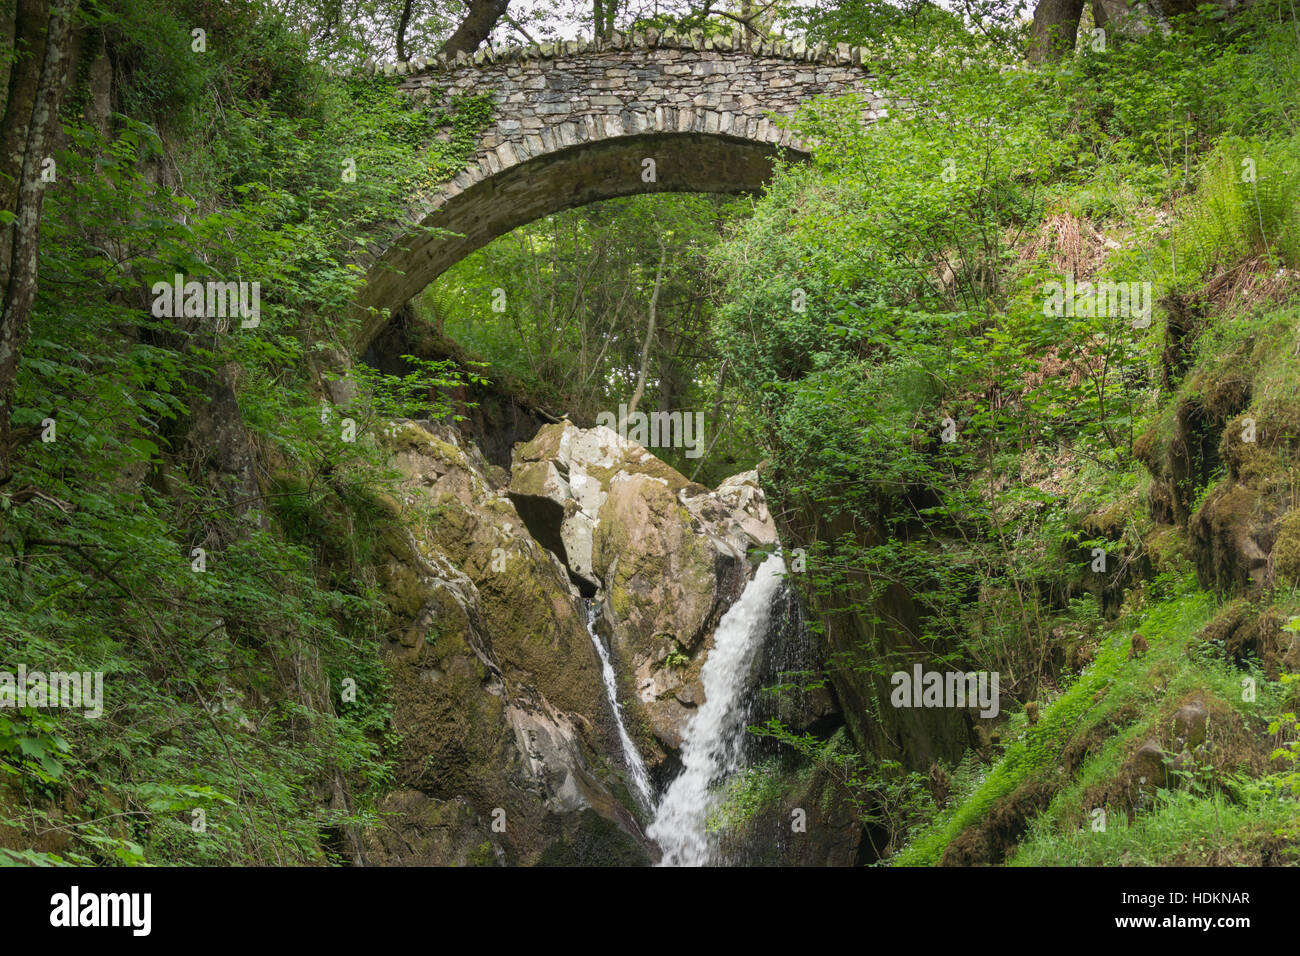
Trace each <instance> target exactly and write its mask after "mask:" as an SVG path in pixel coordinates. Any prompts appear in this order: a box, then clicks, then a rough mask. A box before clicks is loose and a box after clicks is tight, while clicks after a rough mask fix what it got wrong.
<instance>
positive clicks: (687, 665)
mask: <svg viewBox="0 0 1300 956" xmlns="http://www.w3.org/2000/svg"><path fill="white" fill-rule="evenodd" d="M509 495H510V499H511V501H513V502H514V503H515V506H516V508H517V509H518V511H519V514H520V515H521V516H522V517H523V519H524V521H525V522H526V523H527V525H528V527H529V530H530V531H531V532H532V533H533V536H534V537H535V538H536V539H537V540H538V541H540V542H542V543H543V544H544V545H546V547H547V548H549V549H550V550H551V551H552V552H553V553H554V554H555V555H556V557H557V558H558V559H559V560H561V561H562V562H564V563H565V565H566V567H567V569H568V571H569V574H570V576H571V577H572V578H573V579H574V580H575V581H576V582H578V583H579V586H581V587H583V588H584V589H585V590H586V591H587V593H589V594H593V595H597V596H598V599H599V600H600V602H601V605H602V608H603V611H604V614H603V619H604V621H605V623H606V624H607V625H608V627H609V629H610V634H609V636H610V639H611V643H612V647H613V656H614V659H615V667H616V670H617V671H618V673H619V678H620V683H621V684H622V685H623V686H621V687H620V698H621V699H623V700H625V701H626V702H627V704H626V705H625V706H627V707H628V710H629V712H630V714H631V716H632V718H633V720H632V725H633V726H632V733H633V736H634V737H636V738H638V744H639V745H640V746H641V747H642V750H643V754H644V756H645V758H646V761H647V763H649V764H650V765H651V766H655V765H657V764H659V763H661V762H662V761H663V759H664V758H665V756H666V755H667V751H669V750H673V749H676V748H677V747H679V746H680V745H681V741H682V731H683V729H684V725H685V723H686V720H687V719H688V718H689V717H690V715H691V713H692V712H693V710H694V709H695V708H696V707H698V706H699V705H700V704H701V703H702V702H703V688H702V686H701V684H700V681H699V673H700V668H701V667H702V666H703V663H704V657H705V654H706V653H707V649H708V646H709V640H708V639H709V637H710V635H711V632H712V630H713V628H714V627H715V626H716V625H717V622H718V619H719V618H720V617H721V616H722V614H723V613H724V612H725V611H726V609H727V608H728V607H730V605H731V603H732V602H733V601H735V599H736V598H737V597H738V596H739V595H740V592H741V591H742V590H743V589H744V586H745V583H746V581H747V580H748V578H749V576H750V564H749V562H748V561H747V560H746V557H747V553H748V552H749V551H750V550H752V549H759V550H763V551H768V550H771V549H773V548H775V547H776V546H777V539H776V528H775V525H774V524H773V522H772V518H771V516H770V515H769V514H768V511H767V506H766V503H765V501H764V498H763V493H762V491H761V490H760V488H759V486H758V479H757V475H756V474H755V473H753V472H748V473H745V474H741V475H737V476H735V477H733V478H729V479H728V480H727V481H725V482H723V483H722V484H721V485H720V486H719V487H718V490H717V491H712V492H711V491H709V490H708V489H707V488H705V487H704V486H702V485H698V484H695V483H693V482H691V481H689V480H687V479H686V478H685V477H684V476H683V475H681V474H680V473H679V472H677V471H675V470H673V469H672V468H670V467H668V466H667V465H666V464H664V463H663V462H662V461H660V460H659V459H657V458H655V457H654V456H653V455H651V454H650V453H649V452H648V451H646V449H645V448H643V447H642V446H640V445H638V444H637V443H635V442H632V441H628V440H627V439H625V438H622V437H620V436H619V435H618V434H617V433H616V432H614V431H612V430H611V429H609V428H605V427H597V428H593V429H588V430H583V429H579V428H577V427H575V426H574V425H572V424H570V423H568V422H564V423H560V424H556V425H548V426H546V427H544V428H543V429H541V431H540V432H538V434H537V437H536V438H534V439H533V440H532V441H531V442H528V443H526V444H523V445H520V446H518V447H517V448H516V450H515V457H514V463H513V467H512V470H511V479H510V490H509Z"/></svg>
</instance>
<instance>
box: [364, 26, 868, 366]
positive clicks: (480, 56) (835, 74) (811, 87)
mask: <svg viewBox="0 0 1300 956" xmlns="http://www.w3.org/2000/svg"><path fill="white" fill-rule="evenodd" d="M383 72H385V73H389V74H397V75H401V76H403V77H404V79H403V80H402V82H401V89H403V90H405V91H406V92H408V93H409V94H410V95H412V96H414V97H416V98H417V99H419V100H421V101H424V102H428V103H431V104H438V103H442V102H446V101H447V100H449V99H450V98H451V97H452V96H455V95H463V94H472V93H484V92H487V93H490V94H491V95H492V96H493V98H494V100H495V101H496V109H495V111H494V115H493V122H492V124H491V125H490V126H489V127H488V128H487V130H486V131H485V132H484V134H483V136H482V138H481V139H480V141H479V148H478V151H477V153H476V154H475V156H474V158H473V159H472V160H471V162H470V163H469V165H468V166H467V168H466V169H465V170H463V171H462V172H460V173H459V174H458V175H457V176H455V177H454V178H453V179H452V180H451V181H449V182H447V183H444V184H442V185H441V186H439V187H437V188H436V189H435V190H434V191H432V192H431V193H429V194H426V195H421V196H417V197H414V201H413V203H412V206H411V210H410V221H409V223H408V226H414V225H416V224H420V225H423V226H428V227H436V228H437V229H441V230H448V231H449V232H450V233H453V234H454V235H451V236H447V235H445V234H444V235H441V236H432V237H431V236H430V235H428V234H427V233H426V232H425V231H424V230H419V229H406V230H403V231H402V232H401V234H399V235H398V236H397V238H396V239H395V240H394V241H393V242H392V243H391V244H390V245H389V246H388V247H387V248H386V249H385V250H384V251H383V252H382V253H381V254H380V255H379V256H378V257H377V258H376V259H375V260H373V261H372V262H371V263H370V265H369V267H368V269H367V278H366V283H365V286H364V287H363V289H362V291H361V293H360V295H359V296H358V305H359V306H360V307H361V309H362V310H363V316H364V317H363V320H362V329H361V334H360V341H359V342H358V346H359V348H360V350H361V351H364V350H365V348H366V346H367V345H369V343H370V342H371V341H372V340H373V339H374V337H375V336H376V335H377V334H378V332H379V331H380V330H381V329H382V328H383V325H384V323H385V321H386V319H385V317H384V311H383V310H390V311H396V310H397V309H398V308H400V307H401V306H402V305H404V304H405V303H406V302H407V301H409V300H410V299H411V298H412V297H413V296H414V295H416V294H417V293H418V292H419V291H420V290H421V289H423V288H424V287H425V286H426V285H428V284H429V283H430V282H432V281H433V280H434V279H436V278H437V277H438V276H439V275H441V274H442V273H443V272H444V271H446V270H447V269H448V268H450V267H451V266H452V265H453V264H455V263H456V262H458V261H459V260H460V259H462V258H464V257H465V256H467V255H469V254H470V253H471V252H473V251H474V250H476V249H478V248H480V247H481V246H483V245H486V244H487V243H488V242H490V241H491V240H493V239H495V238H497V237H498V236H501V235H504V234H506V233H508V232H510V231H511V230H512V229H515V228H517V227H519V226H522V225H525V224H527V223H529V222H532V221H533V220H535V219H539V218H541V217H543V216H547V215H550V214H552V213H555V212H560V211H562V210H564V209H570V208H573V207H576V206H582V205H585V204H587V203H591V202H598V201H600V200H604V199H614V198H619V197H623V196H630V195H636V194H639V193H646V192H715V193H716V192H722V193H735V192H751V191H756V190H758V189H759V188H760V187H761V186H762V185H763V183H765V182H766V181H767V179H768V178H769V177H770V175H771V173H772V164H773V160H774V159H775V158H776V157H778V156H786V157H798V156H801V155H806V150H805V149H804V148H803V146H802V144H800V143H799V142H797V141H796V140H795V139H794V137H792V136H791V135H790V133H789V131H787V130H783V129H781V128H780V126H779V125H778V124H777V123H776V122H774V118H776V117H781V116H786V115H789V114H791V113H793V112H794V111H795V110H796V109H797V108H798V107H799V106H800V105H801V104H802V103H803V102H805V101H807V100H809V99H812V98H813V97H816V96H842V95H844V94H847V93H853V92H856V93H859V94H861V95H862V97H863V107H864V109H863V119H864V121H865V122H872V121H874V119H875V118H876V117H877V116H878V115H880V114H881V113H882V112H883V97H882V95H881V92H880V91H879V90H878V89H876V88H875V78H874V77H873V75H872V73H871V67H870V64H869V63H867V64H864V62H863V55H862V50H861V48H858V47H849V46H848V45H846V44H839V45H837V46H835V47H827V46H826V45H825V44H822V45H818V46H814V47H808V46H806V45H805V44H803V43H802V42H795V43H787V44H774V43H768V42H762V43H758V42H751V41H750V40H749V39H747V38H746V37H745V36H744V35H743V34H742V33H741V32H740V31H737V32H736V33H733V34H732V35H731V36H730V37H719V38H705V37H703V36H702V35H700V34H698V33H696V34H693V35H691V36H677V35H674V34H673V33H672V32H671V31H666V32H665V33H663V34H660V33H659V32H658V31H654V30H651V31H647V32H645V33H636V34H632V35H623V34H618V33H616V34H614V36H613V37H611V38H609V39H602V40H597V41H594V42H586V41H582V42H573V41H570V42H562V43H550V44H542V45H540V46H538V45H534V46H528V47H513V48H510V49H506V50H502V51H492V50H486V51H480V52H479V53H477V54H476V55H475V56H474V57H473V58H470V57H468V56H466V55H465V54H459V55H457V57H456V58H455V59H453V60H448V59H447V58H446V57H444V56H440V57H438V58H437V59H435V60H433V61H424V60H418V59H417V60H414V61H411V62H409V63H398V64H391V65H388V66H385V67H383ZM647 159H650V160H653V161H654V166H653V173H654V177H653V179H652V180H649V181H647V175H646V174H647V167H646V165H645V160H647Z"/></svg>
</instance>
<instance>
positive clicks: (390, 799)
mask: <svg viewBox="0 0 1300 956" xmlns="http://www.w3.org/2000/svg"><path fill="white" fill-rule="evenodd" d="M387 442H388V445H389V447H390V448H391V451H392V462H393V464H394V466H395V467H396V468H397V469H398V470H399V472H400V473H401V475H402V479H401V481H400V483H399V485H398V490H397V492H396V494H394V495H393V496H392V497H391V498H389V499H388V501H387V505H388V506H389V507H390V508H391V510H392V513H393V516H394V518H396V519H397V520H396V521H395V523H394V524H393V525H392V529H393V530H391V531H390V532H389V533H388V534H387V536H386V539H385V549H386V556H385V560H384V561H383V562H382V563H381V566H380V567H381V570H380V574H381V585H382V588H383V591H384V593H385V594H386V595H387V598H386V600H387V605H388V611H389V614H390V615H391V622H390V628H389V633H390V635H391V637H390V639H389V641H388V643H387V646H386V648H385V649H384V656H385V658H386V660H387V661H388V663H389V666H390V668H391V673H392V679H393V688H394V700H393V707H394V709H393V729H394V731H395V733H396V734H397V735H398V736H399V737H400V741H401V743H400V745H399V747H398V752H397V762H398V765H399V768H400V770H399V777H398V779H399V786H398V788H397V789H395V790H394V791H393V792H392V793H391V794H389V795H388V796H387V797H386V798H385V799H384V801H383V803H382V805H381V807H380V817H381V820H382V823H381V824H380V825H379V826H376V827H373V828H371V829H369V830H367V831H366V832H365V834H364V836H363V838H362V839H361V840H360V841H359V842H358V845H357V846H356V848H355V852H356V857H357V860H358V862H365V863H369V864H408V865H409V864H431V865H441V864H462V865H463V864H472V863H479V864H482V863H495V862H500V863H582V864H595V863H621V864H630V863H637V864H639V863H651V862H655V861H657V860H658V859H659V855H660V850H659V847H658V846H657V845H656V843H655V842H654V841H652V840H650V839H649V838H648V837H647V836H646V827H647V824H648V823H649V820H650V817H651V815H652V813H651V811H652V810H653V806H651V805H648V804H647V802H646V801H645V800H644V799H642V800H638V798H637V787H636V785H635V779H634V776H633V771H634V769H635V768H634V766H633V761H635V763H636V764H638V765H640V764H641V761H644V766H645V768H647V770H648V775H649V778H650V786H651V788H652V789H653V791H654V793H655V794H662V793H663V791H664V790H665V789H666V787H667V786H668V785H669V783H670V782H671V781H672V780H673V778H674V777H675V776H676V775H677V773H678V772H679V770H680V767H681V752H682V747H683V742H684V740H685V739H686V738H687V737H688V735H689V729H688V728H689V726H690V724H691V721H692V718H693V717H694V716H695V715H696V714H697V713H698V712H699V710H700V708H701V707H702V706H703V705H704V704H705V702H706V697H705V692H704V684H703V681H702V672H703V670H704V668H705V666H706V663H707V661H708V660H709V657H710V654H711V653H712V651H713V649H714V639H715V633H716V631H717V628H718V624H719V621H720V620H722V619H723V617H724V615H725V614H726V613H727V611H728V610H729V609H730V608H732V607H733V606H735V604H736V602H737V601H738V599H739V598H740V597H741V595H742V593H743V592H744V591H745V589H746V587H747V585H748V584H749V582H750V580H751V579H752V578H753V577H754V575H755V572H756V568H757V566H758V564H759V563H760V561H761V560H762V559H763V558H764V557H765V556H767V555H769V554H774V553H775V552H776V550H777V549H778V541H777V534H776V528H775V524H774V522H773V520H772V517H771V515H770V514H769V513H768V509H767V506H766V502H765V499H764V496H763V492H762V490H761V488H760V486H759V483H758V478H757V475H756V474H755V473H754V472H747V473H742V474H738V475H735V476H733V477H731V478H728V479H727V480H725V481H723V482H722V483H721V484H720V485H719V486H718V487H717V488H716V489H713V490H710V489H708V488H705V487H704V486H702V485H699V484H696V483H693V482H691V481H689V480H687V479H686V478H685V477H684V476H682V475H681V474H679V473H678V472H676V471H675V470H673V469H672V468H670V467H668V466H667V465H666V464H664V463H663V462H662V461H660V460H659V459H657V458H656V457H654V456H653V455H652V454H650V453H649V452H648V451H647V450H646V449H644V448H643V447H641V446H640V445H637V444H635V443H633V442H631V441H628V440H626V439H624V438H621V437H619V435H618V434H616V433H615V432H614V431H612V430H610V429H608V428H605V427H603V426H602V427H596V428H591V429H581V428H578V427H576V426H574V425H573V424H571V423H569V422H567V421H566V422H561V423H557V424H548V425H545V426H543V427H542V428H540V430H539V431H538V432H537V434H536V435H535V436H534V437H533V438H532V439H531V440H529V441H526V442H520V443H518V444H516V445H515V447H514V449H513V454H512V462H511V468H510V471H509V473H507V472H506V471H505V469H504V468H502V467H500V466H497V465H493V464H491V463H489V462H488V461H487V459H486V458H485V457H484V456H483V454H482V452H481V451H480V450H479V448H478V447H477V446H476V445H475V444H474V443H473V442H472V441H469V440H467V439H466V437H465V435H464V434H463V433H462V432H460V431H458V430H457V429H455V428H453V427H451V426H448V425H441V424H436V423H431V422H417V421H403V422H397V423H394V424H393V425H392V426H391V427H390V429H389V433H388V435H387ZM769 560H774V561H775V562H776V563H777V564H778V565H779V564H780V561H779V559H769ZM768 573H769V575H772V574H778V573H779V572H776V571H773V570H770V569H769V572H768ZM778 583H779V582H778ZM774 590H776V584H773V585H769V587H768V588H767V590H766V591H765V592H764V595H763V599H764V602H765V603H771V597H772V593H773V592H774ZM786 600H787V602H788V601H789V600H790V598H789V596H788V595H787V596H786ZM767 610H768V609H767V607H766V606H765V607H763V608H762V613H761V618H762V621H763V624H764V626H766V622H767V617H768V615H767ZM589 612H590V615H591V621H592V622H593V627H592V631H591V634H590V635H589V633H588V628H587V620H588V614H589ZM756 636H757V637H761V636H762V635H756ZM593 638H594V639H596V640H599V641H602V642H604V649H605V650H606V654H605V655H602V654H600V651H601V650H602V648H600V647H597V646H595V645H594V643H593ZM775 651H776V649H774V653H775ZM602 656H608V658H609V659H610V662H611V664H612V671H613V674H614V680H615V685H614V687H613V688H612V689H611V690H612V693H611V694H609V695H607V694H606V693H605V689H604V685H603V683H602V666H601V665H602V662H601V659H600V658H601V657H602ZM753 667H754V665H753V664H752V663H751V671H752V673H751V674H750V675H747V676H745V675H742V677H741V679H740V681H739V683H741V684H743V685H746V686H745V687H744V689H745V690H746V692H747V695H746V699H745V701H743V702H741V706H742V707H748V703H749V699H750V698H751V697H753V696H757V695H756V694H755V693H754V689H753V688H752V687H749V686H748V685H749V684H750V683H752V679H753V678H756V677H757V676H758V674H757V671H756V670H753ZM611 696H613V697H616V699H617V701H618V704H619V707H620V708H621V715H619V714H616V713H615V712H614V711H613V709H612V708H611V706H610V701H609V698H610V697H611ZM620 716H621V717H622V721H620V720H619V719H618V718H619V717H620ZM744 716H745V713H739V714H737V715H736V717H735V720H734V721H733V724H734V723H736V722H739V727H740V732H741V734H742V736H743V725H744V720H743V718H744ZM623 722H625V724H626V727H627V732H626V736H624V735H622V734H620V724H621V723H623ZM734 732H735V731H734V727H733V733H734ZM621 738H623V739H621ZM627 738H630V740H629V739H627ZM629 743H630V744H631V746H632V748H633V750H632V752H631V753H629V750H628V746H627V745H628V744H629ZM634 754H635V756H633V755H634ZM721 782H722V781H716V780H715V781H713V783H714V784H718V783H721Z"/></svg>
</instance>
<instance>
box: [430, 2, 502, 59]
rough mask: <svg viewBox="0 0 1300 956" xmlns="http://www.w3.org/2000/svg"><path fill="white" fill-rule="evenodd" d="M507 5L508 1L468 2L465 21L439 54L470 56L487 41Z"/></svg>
mask: <svg viewBox="0 0 1300 956" xmlns="http://www.w3.org/2000/svg"><path fill="white" fill-rule="evenodd" d="M509 5H510V0H469V11H468V12H467V13H466V14H465V19H464V20H462V21H461V22H460V26H458V27H457V28H456V32H455V33H453V34H452V35H451V38H450V39H449V40H447V42H446V43H444V44H443V45H442V49H441V50H440V51H439V52H441V53H445V54H447V56H455V55H456V54H457V53H465V54H472V53H473V52H474V51H475V50H477V49H478V45H479V44H480V43H482V42H483V41H484V40H486V39H487V37H488V34H489V33H491V32H492V28H493V27H495V26H496V25H497V21H498V20H500V19H501V18H502V17H503V16H505V13H506V7H508V6H509Z"/></svg>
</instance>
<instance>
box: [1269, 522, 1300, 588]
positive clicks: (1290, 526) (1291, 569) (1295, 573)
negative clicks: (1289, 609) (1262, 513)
mask: <svg viewBox="0 0 1300 956" xmlns="http://www.w3.org/2000/svg"><path fill="white" fill-rule="evenodd" d="M1273 571H1274V573H1275V574H1276V575H1277V579H1278V581H1279V583H1283V584H1289V585H1292V586H1295V585H1300V508H1296V509H1293V510H1291V511H1288V512H1287V513H1286V514H1285V515H1283V516H1282V518H1281V519H1280V520H1279V521H1278V523H1277V540H1276V541H1275V542H1274V544H1273Z"/></svg>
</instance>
